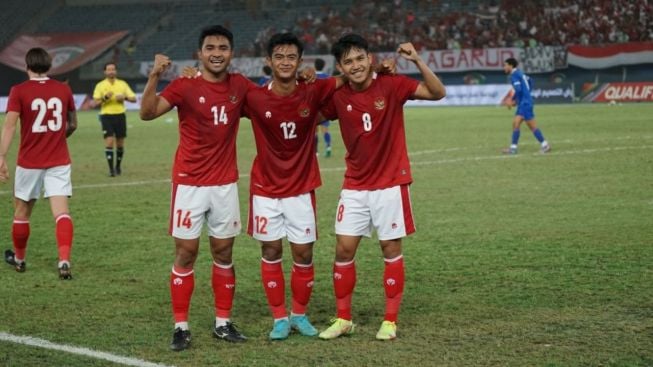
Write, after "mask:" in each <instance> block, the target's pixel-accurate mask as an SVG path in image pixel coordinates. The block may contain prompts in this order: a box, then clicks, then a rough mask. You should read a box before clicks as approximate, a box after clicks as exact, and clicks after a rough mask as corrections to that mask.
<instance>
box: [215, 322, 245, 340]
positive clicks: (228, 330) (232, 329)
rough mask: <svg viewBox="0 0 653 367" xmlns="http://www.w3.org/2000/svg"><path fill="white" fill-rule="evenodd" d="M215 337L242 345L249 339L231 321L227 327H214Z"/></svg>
mask: <svg viewBox="0 0 653 367" xmlns="http://www.w3.org/2000/svg"><path fill="white" fill-rule="evenodd" d="M213 336H214V337H216V338H217V339H222V340H226V341H228V342H232V343H242V342H244V341H245V340H247V337H245V335H243V334H241V333H240V332H239V331H238V330H237V329H236V325H234V324H233V323H232V322H229V321H227V324H226V325H222V326H216V327H214V328H213Z"/></svg>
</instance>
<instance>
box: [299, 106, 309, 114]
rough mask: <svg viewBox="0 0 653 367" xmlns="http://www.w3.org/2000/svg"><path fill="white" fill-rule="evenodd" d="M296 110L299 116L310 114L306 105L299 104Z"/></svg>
mask: <svg viewBox="0 0 653 367" xmlns="http://www.w3.org/2000/svg"><path fill="white" fill-rule="evenodd" d="M297 112H299V116H301V117H308V115H310V114H311V109H310V108H308V107H306V106H300V107H299V110H298V111H297Z"/></svg>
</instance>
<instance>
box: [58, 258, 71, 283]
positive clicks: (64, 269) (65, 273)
mask: <svg viewBox="0 0 653 367" xmlns="http://www.w3.org/2000/svg"><path fill="white" fill-rule="evenodd" d="M59 279H61V280H71V279H73V274H72V273H71V272H70V264H68V263H67V262H64V263H63V264H61V266H59Z"/></svg>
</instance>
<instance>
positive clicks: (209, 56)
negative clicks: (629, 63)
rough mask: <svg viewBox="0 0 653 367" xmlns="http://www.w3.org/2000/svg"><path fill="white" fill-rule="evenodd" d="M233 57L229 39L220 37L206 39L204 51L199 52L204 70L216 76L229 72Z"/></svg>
mask: <svg viewBox="0 0 653 367" xmlns="http://www.w3.org/2000/svg"><path fill="white" fill-rule="evenodd" d="M232 56H233V50H232V49H231V46H230V45H229V39H227V37H225V36H220V35H216V36H206V37H204V42H203V43H202V49H201V50H200V51H199V52H198V57H199V59H200V61H201V62H202V66H203V67H204V70H206V71H207V72H209V73H211V74H213V75H215V76H218V75H220V74H224V73H226V72H227V68H228V67H229V63H231V58H232Z"/></svg>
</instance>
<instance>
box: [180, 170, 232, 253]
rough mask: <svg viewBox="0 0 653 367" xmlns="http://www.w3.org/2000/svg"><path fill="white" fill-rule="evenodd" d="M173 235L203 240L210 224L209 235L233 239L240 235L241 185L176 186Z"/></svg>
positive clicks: (184, 238)
mask: <svg viewBox="0 0 653 367" xmlns="http://www.w3.org/2000/svg"><path fill="white" fill-rule="evenodd" d="M170 210H171V211H170V227H169V233H170V234H171V235H172V236H173V237H176V238H180V239H183V240H192V239H196V238H199V237H200V235H201V233H202V225H203V224H204V221H206V224H207V228H208V234H209V236H211V237H215V238H231V237H235V236H237V235H238V234H239V233H240V228H241V222H240V204H239V202H238V185H237V184H236V183H230V184H227V185H220V186H187V185H177V184H174V183H173V184H172V195H171V203H170Z"/></svg>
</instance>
